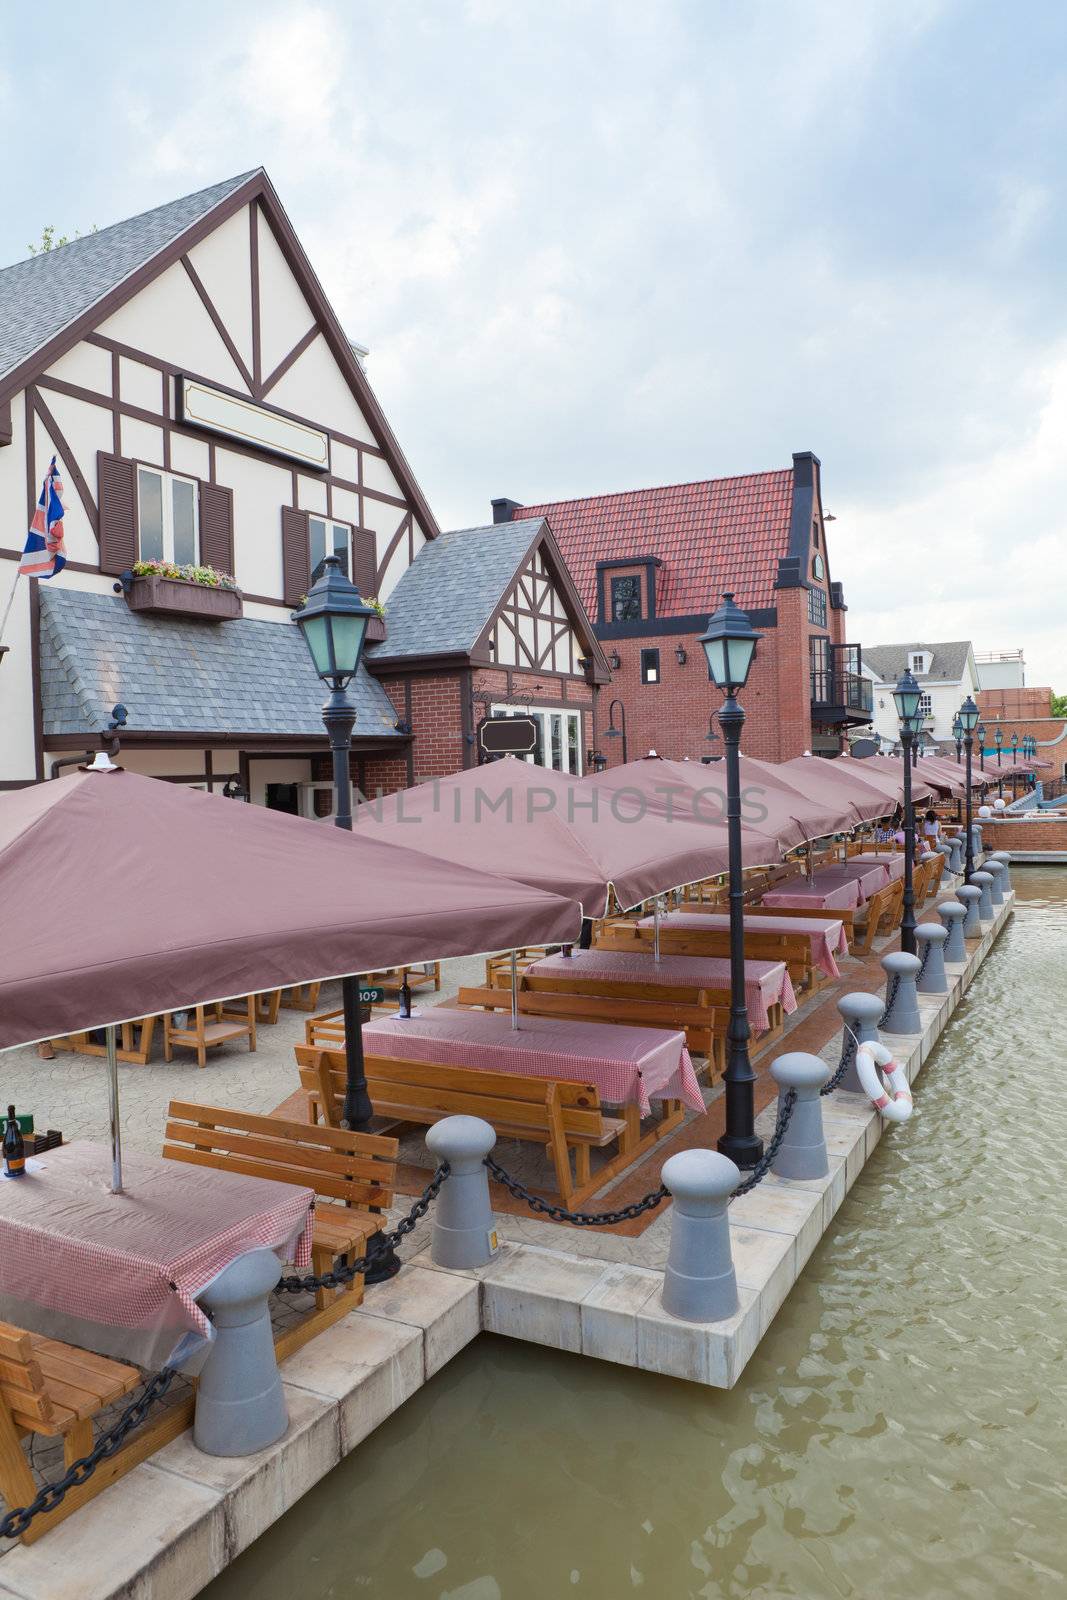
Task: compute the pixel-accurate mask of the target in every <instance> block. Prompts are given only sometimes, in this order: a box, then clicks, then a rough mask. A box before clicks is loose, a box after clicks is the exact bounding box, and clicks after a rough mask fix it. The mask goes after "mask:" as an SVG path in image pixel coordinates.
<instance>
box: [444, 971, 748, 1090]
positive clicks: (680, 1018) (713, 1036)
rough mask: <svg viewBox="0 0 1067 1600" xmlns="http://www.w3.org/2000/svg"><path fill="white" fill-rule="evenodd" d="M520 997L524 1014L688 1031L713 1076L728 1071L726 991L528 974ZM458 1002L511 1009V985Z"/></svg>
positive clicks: (465, 991) (466, 992)
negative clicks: (717, 1072)
mask: <svg viewBox="0 0 1067 1600" xmlns="http://www.w3.org/2000/svg"><path fill="white" fill-rule="evenodd" d="M518 1000H519V1010H520V1012H522V1013H523V1014H525V1015H529V1016H539V1017H571V1018H574V1019H575V1020H576V1021H582V1022H606V1023H612V1022H616V1023H621V1024H623V1025H624V1026H631V1027H638V1028H667V1029H669V1030H670V1031H671V1032H675V1031H677V1032H679V1033H684V1034H685V1042H686V1045H687V1047H688V1049H689V1050H690V1051H691V1052H695V1053H696V1054H697V1055H702V1056H707V1058H708V1064H709V1068H710V1071H711V1074H712V1076H714V1073H715V1072H716V1071H721V1072H725V1070H726V1055H725V1050H726V1044H725V1041H726V1026H727V1023H728V1022H729V1018H730V995H729V991H728V990H725V989H708V990H704V989H699V988H696V987H695V986H694V985H692V984H670V985H669V986H663V985H661V984H652V983H633V982H630V981H629V980H626V981H619V982H613V981H612V980H610V979H608V978H593V977H588V976H583V977H574V978H567V977H563V976H561V975H557V974H556V973H553V974H552V975H551V976H545V977H535V976H533V975H532V974H530V973H526V974H524V975H523V976H522V977H521V978H520V979H519V994H518ZM457 1004H458V1005H461V1006H476V1007H480V1008H481V1009H482V1010H485V1011H508V1010H510V1008H511V985H510V983H509V984H508V985H507V986H506V987H505V986H504V985H502V984H499V983H498V984H496V985H494V986H493V987H492V988H489V987H486V988H484V989H474V988H462V989H460V991H459V994H458V996H457Z"/></svg>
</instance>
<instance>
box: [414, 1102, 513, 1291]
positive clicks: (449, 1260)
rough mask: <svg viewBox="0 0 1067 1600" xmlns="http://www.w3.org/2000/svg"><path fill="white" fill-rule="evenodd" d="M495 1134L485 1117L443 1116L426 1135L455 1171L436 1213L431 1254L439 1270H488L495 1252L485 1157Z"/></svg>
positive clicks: (435, 1153) (431, 1147) (439, 1159)
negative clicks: (471, 1268) (444, 1268)
mask: <svg viewBox="0 0 1067 1600" xmlns="http://www.w3.org/2000/svg"><path fill="white" fill-rule="evenodd" d="M495 1144H496V1133H495V1131H494V1130H493V1129H492V1128H491V1127H490V1126H489V1123H488V1122H483V1121H482V1119H481V1117H444V1118H442V1120H441V1121H440V1122H435V1123H434V1125H433V1127H432V1128H431V1129H430V1131H429V1133H428V1134H427V1135H426V1148H427V1149H428V1150H429V1151H430V1152H431V1154H432V1155H433V1156H434V1157H435V1158H436V1160H437V1162H438V1164H440V1163H441V1162H442V1161H447V1162H448V1164H449V1166H450V1167H451V1168H452V1170H451V1172H450V1173H449V1175H448V1177H447V1178H446V1179H445V1182H444V1187H443V1188H442V1190H441V1193H440V1194H439V1195H438V1196H437V1204H436V1205H435V1207H434V1211H433V1234H432V1237H431V1240H430V1255H431V1257H432V1259H433V1260H434V1262H435V1263H436V1264H437V1266H439V1267H484V1266H485V1265H486V1263H487V1262H489V1261H491V1260H492V1259H493V1253H494V1251H495V1250H496V1231H495V1229H494V1227H493V1208H492V1206H491V1204H490V1203H489V1173H488V1171H487V1170H486V1166H485V1158H486V1156H487V1155H488V1154H489V1152H490V1150H492V1148H493V1146H494V1145H495Z"/></svg>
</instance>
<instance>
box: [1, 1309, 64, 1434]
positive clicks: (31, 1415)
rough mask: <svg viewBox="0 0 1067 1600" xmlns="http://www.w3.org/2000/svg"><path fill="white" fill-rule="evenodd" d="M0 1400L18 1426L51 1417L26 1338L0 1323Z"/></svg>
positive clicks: (41, 1377) (9, 1325) (50, 1419)
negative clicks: (0, 1399)
mask: <svg viewBox="0 0 1067 1600" xmlns="http://www.w3.org/2000/svg"><path fill="white" fill-rule="evenodd" d="M0 1398H2V1399H3V1401H4V1403H5V1405H6V1406H7V1408H8V1410H9V1411H10V1412H11V1415H12V1417H13V1418H14V1420H15V1422H16V1423H18V1424H19V1425H20V1426H21V1427H24V1428H28V1427H31V1426H33V1425H34V1424H40V1423H42V1422H44V1423H51V1422H52V1421H53V1420H54V1418H55V1412H54V1410H53V1407H52V1401H51V1399H50V1398H49V1396H48V1395H47V1394H46V1393H45V1387H44V1374H43V1373H42V1371H41V1366H40V1362H39V1361H38V1360H37V1357H36V1355H35V1354H34V1350H33V1345H32V1344H31V1342H30V1336H29V1334H28V1333H26V1332H24V1330H23V1329H22V1328H16V1327H14V1326H13V1325H12V1324H11V1323H10V1322H0Z"/></svg>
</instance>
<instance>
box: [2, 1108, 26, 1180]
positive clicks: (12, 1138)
mask: <svg viewBox="0 0 1067 1600" xmlns="http://www.w3.org/2000/svg"><path fill="white" fill-rule="evenodd" d="M4 1171H5V1173H6V1174H7V1176H8V1177H9V1178H24V1177H25V1176H26V1141H25V1140H24V1139H23V1137H22V1129H21V1128H20V1127H19V1125H18V1118H17V1117H16V1116H15V1108H14V1106H8V1108H7V1127H6V1128H5V1129H4Z"/></svg>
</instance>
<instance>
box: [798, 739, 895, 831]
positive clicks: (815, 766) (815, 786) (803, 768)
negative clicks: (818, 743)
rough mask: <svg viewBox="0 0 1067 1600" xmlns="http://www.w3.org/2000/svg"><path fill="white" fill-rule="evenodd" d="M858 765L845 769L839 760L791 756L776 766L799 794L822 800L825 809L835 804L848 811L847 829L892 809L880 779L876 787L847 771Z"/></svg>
mask: <svg viewBox="0 0 1067 1600" xmlns="http://www.w3.org/2000/svg"><path fill="white" fill-rule="evenodd" d="M862 765H863V763H862V762H859V761H853V762H850V764H849V767H845V766H843V765H842V763H841V758H840V757H838V758H836V759H834V760H831V761H827V760H825V759H824V758H823V757H822V756H794V757H793V759H792V760H791V761H781V762H779V763H778V767H779V770H780V771H781V772H782V773H783V775H784V776H785V777H786V778H788V780H789V782H790V783H794V784H796V786H797V788H798V789H800V790H801V792H802V793H804V794H807V795H810V796H811V798H812V799H819V800H823V801H825V803H826V804H827V805H829V806H833V805H835V804H836V805H838V806H840V807H841V808H842V809H843V810H844V811H846V812H848V813H849V814H850V818H851V820H850V822H849V823H848V824H847V826H849V827H855V826H856V825H857V824H858V823H860V822H876V821H877V820H878V818H879V817H885V816H888V815H889V813H890V812H891V811H893V810H894V808H895V801H893V800H892V799H891V798H890V796H889V795H888V794H887V792H886V789H887V785H886V782H885V779H884V778H883V779H882V782H881V783H880V784H875V783H869V782H865V781H864V779H863V777H862V776H861V775H860V774H858V773H857V772H855V771H854V770H851V769H854V768H856V767H860V766H862ZM843 826H844V824H843Z"/></svg>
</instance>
